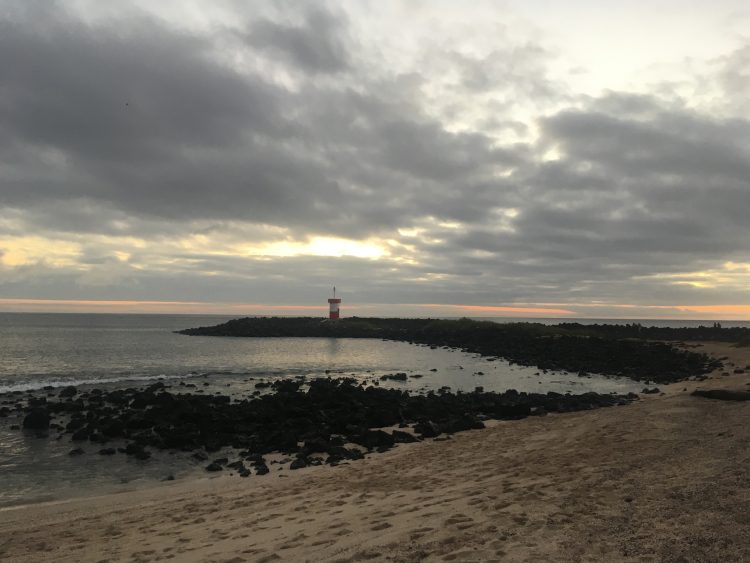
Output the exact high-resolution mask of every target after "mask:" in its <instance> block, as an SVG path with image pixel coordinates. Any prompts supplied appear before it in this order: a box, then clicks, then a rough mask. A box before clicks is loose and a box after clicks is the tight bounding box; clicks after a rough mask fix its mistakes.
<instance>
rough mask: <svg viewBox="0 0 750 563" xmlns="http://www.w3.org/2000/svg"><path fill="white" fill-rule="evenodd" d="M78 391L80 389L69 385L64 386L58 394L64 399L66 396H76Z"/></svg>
mask: <svg viewBox="0 0 750 563" xmlns="http://www.w3.org/2000/svg"><path fill="white" fill-rule="evenodd" d="M77 393H78V389H76V388H75V387H73V386H72V385H69V386H67V387H64V388H63V390H62V391H60V393H59V394H58V395H57V396H58V397H60V398H63V399H64V398H66V397H75V395H76V394H77Z"/></svg>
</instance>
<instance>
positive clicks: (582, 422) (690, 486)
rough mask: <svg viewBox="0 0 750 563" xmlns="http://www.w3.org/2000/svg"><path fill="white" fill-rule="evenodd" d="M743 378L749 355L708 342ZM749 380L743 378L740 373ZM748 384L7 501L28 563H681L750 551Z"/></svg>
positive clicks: (6, 515)
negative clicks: (242, 474) (254, 466)
mask: <svg viewBox="0 0 750 563" xmlns="http://www.w3.org/2000/svg"><path fill="white" fill-rule="evenodd" d="M700 347H701V349H702V350H704V351H710V352H711V353H712V354H713V355H714V356H728V360H727V364H728V365H729V366H730V367H734V366H737V367H738V368H740V369H741V368H744V366H746V365H750V349H748V348H733V347H731V346H727V345H722V344H705V343H704V344H700ZM730 371H733V370H730ZM748 383H750V374H749V373H739V374H735V373H730V374H729V375H726V376H723V375H721V373H720V372H717V373H713V374H712V375H711V377H710V379H709V380H707V381H704V382H693V381H684V382H679V383H674V384H670V385H666V386H663V387H662V393H663V394H660V395H652V396H647V397H644V398H642V400H641V401H638V402H637V403H634V404H631V405H628V406H627V407H614V408H608V409H597V410H593V411H586V412H576V413H564V414H558V415H554V416H548V417H543V418H540V417H531V418H527V419H524V420H519V421H512V422H500V423H498V424H493V425H492V426H489V427H487V428H485V429H482V430H472V431H468V432H461V433H458V434H455V435H453V436H452V437H451V438H450V439H448V440H445V441H440V442H435V441H424V442H420V443H416V444H404V445H402V446H400V447H399V448H396V449H393V450H390V451H388V452H385V453H382V454H378V455H376V456H371V457H367V458H365V459H364V460H359V461H356V462H354V463H352V464H350V465H340V466H337V467H327V466H323V467H314V468H310V469H303V470H300V471H299V472H295V473H294V474H293V473H289V476H288V477H285V478H272V479H266V478H263V479H255V478H251V479H249V480H238V479H236V478H234V479H232V478H229V477H222V478H217V479H203V480H198V481H185V482H179V483H175V484H171V483H168V484H166V486H159V487H156V488H155V489H141V490H138V491H135V492H132V493H126V494H114V495H104V496H101V497H89V498H82V499H81V498H79V499H72V500H69V501H62V502H58V503H55V504H53V505H49V504H47V505H27V506H17V507H9V508H8V509H6V510H2V511H0V537H3V538H5V539H4V540H2V542H0V557H5V558H8V559H12V560H14V561H52V560H55V561H72V560H80V561H101V560H110V561H115V560H122V559H130V560H136V561H146V560H148V561H152V560H159V559H162V560H166V559H175V560H180V561H198V560H201V561H230V560H232V561H272V560H285V561H320V560H330V561H342V562H343V561H363V560H384V559H385V557H389V558H390V560H392V561H401V562H407V561H491V560H498V559H502V560H508V561H526V560H535V559H536V560H539V559H545V558H549V557H551V556H553V555H554V557H555V559H556V560H560V561H580V560H610V561H635V560H653V561H679V560H681V558H684V559H687V560H696V559H699V560H707V561H720V560H742V559H748V558H750V540H748V538H750V518H748V517H747V514H748V513H749V512H750V493H748V492H746V483H747V480H748V478H750V474H749V472H750V468H749V466H748V463H747V461H748V459H750V428H748V427H747V425H746V420H747V415H748V412H749V411H748V409H749V408H750V403H742V402H737V403H734V402H726V401H716V400H711V399H705V398H700V397H694V396H690V392H691V391H693V390H694V389H696V388H699V387H702V388H730V389H742V390H746V389H748Z"/></svg>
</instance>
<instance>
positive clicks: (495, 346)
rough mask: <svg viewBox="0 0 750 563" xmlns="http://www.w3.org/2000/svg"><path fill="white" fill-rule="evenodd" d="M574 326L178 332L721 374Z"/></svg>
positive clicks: (671, 351)
mask: <svg viewBox="0 0 750 563" xmlns="http://www.w3.org/2000/svg"><path fill="white" fill-rule="evenodd" d="M582 326H583V325H558V326H545V325H541V324H533V323H512V324H498V323H493V322H486V321H484V322H483V321H474V320H470V319H459V320H439V319H381V318H358V317H350V318H346V319H340V320H337V321H333V322H331V321H329V320H327V319H320V318H312V317H297V318H290V317H255V318H244V319H235V320H232V321H229V322H227V323H223V324H220V325H216V326H210V327H200V328H191V329H186V330H182V331H178V332H179V333H180V334H186V335H193V336H235V337H236V336H241V337H329V338H330V337H337V338H380V339H386V340H398V341H405V342H411V343H416V344H424V345H428V346H431V347H434V348H438V347H449V348H457V349H461V350H464V351H466V352H473V353H478V354H481V355H483V356H487V357H488V359H489V358H504V359H506V360H508V361H510V362H514V363H517V364H520V365H525V366H537V367H539V368H540V369H547V370H565V371H569V372H574V373H579V374H581V375H584V374H587V373H599V374H603V375H614V376H625V377H629V378H631V379H636V380H640V381H652V382H655V383H670V382H673V381H680V380H683V379H687V378H690V377H702V376H703V375H704V374H706V373H708V372H710V371H713V370H714V369H717V368H719V367H721V362H719V361H718V360H716V359H714V358H711V357H710V356H708V355H706V354H699V353H695V352H690V351H686V350H681V349H679V348H676V347H675V346H674V345H673V344H672V343H669V342H652V341H650V340H642V339H634V338H630V336H631V335H632V334H634V333H637V330H635V329H633V330H629V329H628V330H626V331H625V332H624V334H625V335H626V336H627V337H623V338H614V337H612V335H613V334H614V335H619V333H618V332H616V331H615V330H614V329H613V330H612V331H609V330H603V329H601V325H600V326H599V329H590V330H588V331H586V332H583V331H582V330H581V331H579V330H578V328H577V327H582ZM675 330H682V329H675ZM713 330H714V331H716V330H723V329H719V328H714V329H713ZM727 330H730V329H727ZM680 334H682V333H680Z"/></svg>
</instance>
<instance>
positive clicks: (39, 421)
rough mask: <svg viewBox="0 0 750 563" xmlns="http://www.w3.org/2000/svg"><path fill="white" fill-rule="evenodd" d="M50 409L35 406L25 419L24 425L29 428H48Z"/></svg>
mask: <svg viewBox="0 0 750 563" xmlns="http://www.w3.org/2000/svg"><path fill="white" fill-rule="evenodd" d="M49 421H50V416H49V411H48V410H47V409H46V408H42V407H35V408H33V409H31V412H29V414H27V415H26V416H25V417H24V419H23V427H24V428H26V429H28V430H46V429H48V428H49Z"/></svg>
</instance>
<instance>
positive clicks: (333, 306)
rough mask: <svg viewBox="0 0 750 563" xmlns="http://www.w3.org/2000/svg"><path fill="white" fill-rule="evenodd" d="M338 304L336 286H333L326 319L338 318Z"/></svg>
mask: <svg viewBox="0 0 750 563" xmlns="http://www.w3.org/2000/svg"><path fill="white" fill-rule="evenodd" d="M339 303H341V299H336V286H333V298H332V299H329V300H328V318H329V319H338V318H339Z"/></svg>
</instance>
